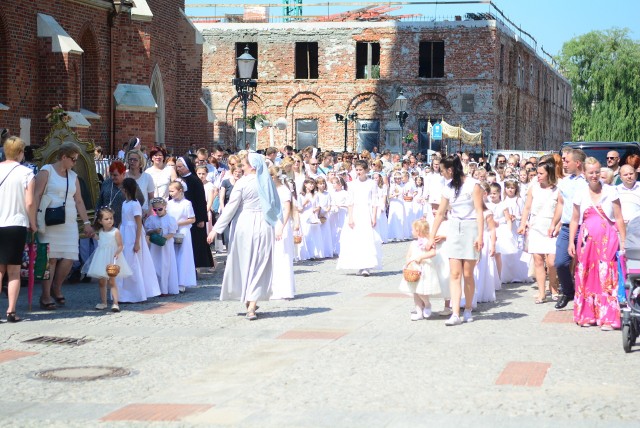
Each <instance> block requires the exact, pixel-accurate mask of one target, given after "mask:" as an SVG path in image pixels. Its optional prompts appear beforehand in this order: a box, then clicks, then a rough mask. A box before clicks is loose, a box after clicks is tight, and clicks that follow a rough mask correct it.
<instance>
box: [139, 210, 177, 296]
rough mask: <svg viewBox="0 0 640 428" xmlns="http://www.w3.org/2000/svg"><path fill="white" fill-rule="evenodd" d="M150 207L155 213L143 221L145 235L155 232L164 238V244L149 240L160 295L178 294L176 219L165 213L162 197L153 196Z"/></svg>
mask: <svg viewBox="0 0 640 428" xmlns="http://www.w3.org/2000/svg"><path fill="white" fill-rule="evenodd" d="M151 207H152V209H153V212H154V213H155V215H153V216H150V217H148V218H147V220H146V221H145V222H144V227H145V230H146V231H147V235H151V234H153V233H157V234H160V235H162V237H163V238H165V239H166V242H165V243H164V245H158V244H156V243H154V242H153V241H151V243H150V244H149V251H150V252H151V257H152V258H153V264H154V266H155V269H156V275H157V276H158V283H159V285H160V295H161V296H166V295H168V294H178V264H177V260H176V251H175V248H174V247H175V246H174V240H173V236H174V235H175V233H176V232H177V231H178V223H177V222H176V220H175V219H174V218H173V217H171V216H170V215H167V201H165V200H164V199H163V198H153V199H152V200H151Z"/></svg>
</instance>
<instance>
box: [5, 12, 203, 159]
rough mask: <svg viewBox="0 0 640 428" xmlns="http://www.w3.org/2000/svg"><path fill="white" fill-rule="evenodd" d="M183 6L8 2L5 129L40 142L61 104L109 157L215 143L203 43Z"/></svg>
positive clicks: (84, 137) (82, 136)
mask: <svg viewBox="0 0 640 428" xmlns="http://www.w3.org/2000/svg"><path fill="white" fill-rule="evenodd" d="M184 3H185V2H184V0H113V1H112V0H109V1H106V0H37V1H24V0H2V1H1V2H0V58H2V61H0V127H5V128H9V129H10V130H11V133H13V134H19V135H21V136H22V137H23V138H24V139H26V140H27V141H29V142H30V143H31V144H34V145H40V144H42V142H43V140H44V138H45V137H46V135H47V133H48V132H49V128H50V127H49V124H48V123H47V121H46V119H45V117H46V115H47V113H48V112H49V111H50V110H51V107H52V106H54V105H57V104H61V105H62V106H63V107H64V108H65V110H67V111H68V112H69V113H70V115H71V116H72V118H73V120H72V122H71V123H72V126H76V127H77V128H76V131H77V133H78V135H79V137H80V139H82V140H92V141H94V142H95V143H96V144H97V145H100V146H102V147H103V149H104V151H105V152H106V153H109V152H110V153H114V151H117V150H118V149H119V148H120V147H121V145H122V143H123V142H125V141H127V140H128V139H129V138H131V137H132V136H138V137H140V138H141V140H142V142H143V143H144V144H146V145H148V146H150V145H152V144H153V143H154V142H156V141H157V142H162V143H166V145H167V146H168V147H169V148H174V149H176V150H182V149H185V148H186V147H188V146H189V144H190V143H196V144H201V143H203V142H205V141H206V135H207V134H206V133H207V109H206V106H205V105H204V104H203V102H202V100H201V97H202V93H201V74H202V38H201V36H200V34H199V33H198V31H197V30H196V29H195V28H194V27H193V24H192V23H191V22H190V21H189V20H188V19H187V18H186V16H185V14H184Z"/></svg>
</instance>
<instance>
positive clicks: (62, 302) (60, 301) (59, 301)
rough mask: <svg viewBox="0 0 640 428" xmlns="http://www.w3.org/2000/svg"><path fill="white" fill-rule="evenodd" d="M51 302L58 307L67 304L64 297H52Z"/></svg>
mask: <svg viewBox="0 0 640 428" xmlns="http://www.w3.org/2000/svg"><path fill="white" fill-rule="evenodd" d="M52 297H53V300H55V301H56V303H57V304H58V305H60V306H64V305H65V304H66V303H67V300H66V299H65V298H64V296H60V297H56V296H52Z"/></svg>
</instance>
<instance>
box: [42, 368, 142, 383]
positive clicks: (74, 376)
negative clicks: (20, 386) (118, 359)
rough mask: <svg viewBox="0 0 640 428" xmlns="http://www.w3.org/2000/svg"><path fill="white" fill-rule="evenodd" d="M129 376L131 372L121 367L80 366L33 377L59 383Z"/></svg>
mask: <svg viewBox="0 0 640 428" xmlns="http://www.w3.org/2000/svg"><path fill="white" fill-rule="evenodd" d="M131 374H132V372H131V371H130V370H127V369H125V368H122V367H105V366H81V367H63V368H58V369H51V370H43V371H40V372H36V373H34V374H33V376H34V377H35V378H37V379H43V380H53V381H59V382H87V381H93V380H99V379H111V378H118V377H123V376H129V375H131Z"/></svg>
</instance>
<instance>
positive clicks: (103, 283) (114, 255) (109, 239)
mask: <svg viewBox="0 0 640 428" xmlns="http://www.w3.org/2000/svg"><path fill="white" fill-rule="evenodd" d="M113 223H114V220H113V210H112V209H111V208H109V207H104V208H100V209H99V210H98V214H96V221H95V222H94V225H93V227H94V229H95V230H99V232H98V236H97V237H96V239H97V240H98V248H96V250H95V251H94V252H93V254H92V255H91V257H89V259H88V260H87V262H86V263H85V264H84V266H83V267H82V272H84V273H86V274H87V276H90V277H91V278H98V285H99V286H100V303H98V304H97V305H96V309H97V310H104V309H107V283H108V284H109V289H110V290H111V299H112V300H113V306H111V311H112V312H120V307H119V306H118V287H117V286H116V278H115V277H109V275H107V265H109V264H116V265H118V266H120V272H119V273H118V278H124V277H127V276H131V268H130V267H129V265H128V264H127V261H126V260H125V259H124V257H122V235H120V231H119V230H118V229H117V228H115V227H113Z"/></svg>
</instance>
